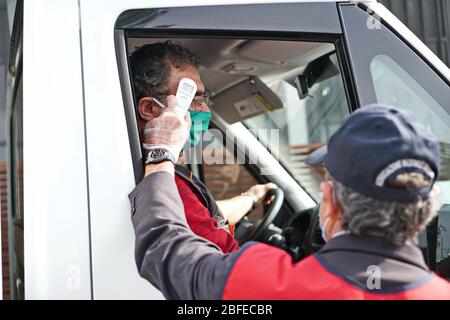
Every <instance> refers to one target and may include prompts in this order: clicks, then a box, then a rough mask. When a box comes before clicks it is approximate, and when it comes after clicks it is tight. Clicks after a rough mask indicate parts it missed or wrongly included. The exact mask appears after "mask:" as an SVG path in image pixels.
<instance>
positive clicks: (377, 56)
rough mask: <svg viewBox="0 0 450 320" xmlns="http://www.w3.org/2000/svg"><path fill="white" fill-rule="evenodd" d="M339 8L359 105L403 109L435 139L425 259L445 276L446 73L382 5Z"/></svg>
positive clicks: (449, 204)
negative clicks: (434, 200)
mask: <svg viewBox="0 0 450 320" xmlns="http://www.w3.org/2000/svg"><path fill="white" fill-rule="evenodd" d="M339 10H340V12H341V16H342V25H343V30H344V36H345V40H346V44H347V50H348V56H349V58H350V61H351V65H352V69H353V76H354V81H355V85H356V88H357V92H358V101H359V103H360V105H362V106H364V105H367V104H371V103H382V104H386V105H391V106H394V107H396V108H399V109H403V110H407V111H409V112H411V113H412V114H413V116H414V117H415V119H416V120H418V121H420V122H422V123H423V124H424V125H425V126H426V127H427V128H429V130H430V131H431V132H433V133H434V134H435V135H436V136H437V138H438V139H439V142H440V147H441V172H440V177H439V179H438V182H437V184H438V185H439V187H440V189H441V193H442V195H441V197H442V204H443V206H442V208H441V210H440V213H439V216H438V223H436V222H435V223H434V224H433V223H432V224H431V225H430V227H429V228H428V231H427V239H428V250H427V254H426V257H427V259H428V264H429V265H430V266H431V268H432V269H436V268H437V271H438V272H439V273H441V274H442V275H444V276H447V277H448V276H449V274H448V273H449V271H450V270H449V268H448V267H446V268H444V269H442V268H441V269H440V268H439V265H443V264H444V263H447V264H448V262H445V261H446V260H445V259H447V260H448V257H449V254H450V87H449V84H450V70H449V69H448V68H447V67H445V65H444V64H443V63H442V62H441V61H439V59H438V58H437V57H436V56H434V54H432V53H431V51H430V50H429V49H427V48H426V47H425V46H424V45H423V43H421V42H420V40H419V39H417V38H416V37H414V36H413V35H412V34H410V31H409V30H407V29H406V28H405V27H404V26H403V25H402V24H401V22H400V21H398V19H396V18H395V17H394V16H393V15H391V14H390V13H389V12H388V11H387V10H386V9H385V8H384V7H383V6H382V5H379V4H377V5H373V6H369V7H366V6H363V5H359V6H358V5H354V4H345V5H344V4H343V5H340V7H339ZM423 240H424V239H423ZM436 264H437V265H436Z"/></svg>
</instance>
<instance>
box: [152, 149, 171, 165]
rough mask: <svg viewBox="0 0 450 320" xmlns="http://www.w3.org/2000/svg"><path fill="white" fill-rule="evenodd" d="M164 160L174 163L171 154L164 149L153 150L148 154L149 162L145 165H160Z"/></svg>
mask: <svg viewBox="0 0 450 320" xmlns="http://www.w3.org/2000/svg"><path fill="white" fill-rule="evenodd" d="M164 160H170V161H172V162H174V160H173V157H172V156H171V153H170V152H169V151H168V150H166V149H163V148H157V149H153V150H151V151H150V152H149V153H148V156H147V161H146V162H145V163H147V164H148V163H159V162H162V161H164Z"/></svg>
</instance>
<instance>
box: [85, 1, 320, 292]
mask: <svg viewBox="0 0 450 320" xmlns="http://www.w3.org/2000/svg"><path fill="white" fill-rule="evenodd" d="M269 2H270V3H273V2H299V1H295V0H294V1H285V0H284V1H273V0H272V1H261V0H260V1H221V2H220V4H221V5H223V4H241V3H269ZM306 2H308V1H306ZM315 2H317V1H315ZM327 2H329V1H327ZM217 4H219V3H217ZM181 5H182V6H197V5H211V1H209V0H208V1H205V0H197V1H189V2H187V1H184V2H183V3H180V1H173V0H172V1H148V0H133V1H126V2H124V1H121V0H114V1H111V0H97V1H88V0H81V1H80V13H81V36H82V52H83V70H84V86H85V103H86V141H87V154H88V172H89V195H90V221H91V232H92V239H91V246H92V268H93V269H92V276H93V279H92V283H93V298H94V299H139V298H145V299H159V298H162V295H161V293H160V292H159V291H158V290H157V289H155V288H154V287H153V286H152V285H150V284H149V283H148V282H147V281H145V280H143V279H142V278H140V276H139V274H138V272H137V269H136V265H135V260H134V232H133V228H132V225H131V219H130V207H129V202H128V199H127V195H128V193H129V192H130V191H131V190H132V189H133V188H134V186H135V181H134V174H133V166H132V160H131V154H130V145H129V139H128V131H127V126H126V119H125V113H124V107H123V100H122V95H121V88H120V82H119V75H118V69H117V60H116V54H115V46H114V24H115V22H116V20H117V18H118V16H119V15H120V14H121V13H122V12H124V11H126V10H129V9H139V8H160V7H179V6H181Z"/></svg>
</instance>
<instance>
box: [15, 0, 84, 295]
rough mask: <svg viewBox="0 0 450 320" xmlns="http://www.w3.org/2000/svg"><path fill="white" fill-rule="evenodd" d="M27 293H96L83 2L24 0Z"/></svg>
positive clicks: (25, 245) (72, 0) (73, 0)
mask: <svg viewBox="0 0 450 320" xmlns="http://www.w3.org/2000/svg"><path fill="white" fill-rule="evenodd" d="M24 43H25V47H24V54H23V65H24V66H25V67H24V73H23V84H24V85H23V97H24V104H23V125H24V131H23V134H24V141H26V143H25V145H24V163H26V165H25V166H24V199H25V203H24V212H26V219H25V226H24V229H25V230H26V232H25V237H24V247H25V253H24V254H25V262H26V266H25V279H26V287H25V292H26V298H27V299H89V298H91V277H90V253H89V252H90V248H89V219H88V201H87V199H88V198H87V195H88V193H87V190H88V189H87V188H88V185H87V177H86V154H85V137H84V117H83V92H82V77H81V74H82V73H81V70H82V69H81V59H80V39H79V24H78V3H77V1H76V0H65V1H60V0H47V1H45V3H43V2H42V1H25V2H24Z"/></svg>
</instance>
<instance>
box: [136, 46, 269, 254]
mask: <svg viewBox="0 0 450 320" xmlns="http://www.w3.org/2000/svg"><path fill="white" fill-rule="evenodd" d="M198 64H199V59H198V57H197V56H196V55H195V54H194V53H192V52H191V51H189V49H187V48H185V47H183V46H181V45H179V44H176V43H172V42H170V41H166V42H159V43H154V44H148V45H144V46H143V47H141V48H139V49H137V50H136V51H135V52H134V53H133V54H132V56H131V70H132V74H133V82H134V88H135V93H136V98H137V107H138V114H139V129H140V130H139V131H140V134H141V137H142V136H143V132H144V129H145V124H146V123H147V122H148V121H149V120H150V119H152V118H154V117H155V116H156V115H158V114H159V110H160V107H159V106H158V104H157V103H155V102H154V99H155V98H156V99H158V101H160V102H162V103H165V102H166V101H165V100H166V98H167V96H168V95H171V94H173V95H174V94H175V93H176V91H177V88H178V83H179V81H180V80H181V79H182V78H185V77H187V78H191V79H192V80H194V81H195V82H196V84H197V88H198V91H197V94H196V97H195V98H194V100H193V102H192V104H191V107H190V109H189V114H190V117H191V121H192V123H194V122H195V124H196V126H193V125H192V126H191V131H190V136H189V144H188V146H189V147H194V146H195V145H196V144H198V143H199V142H200V139H201V134H202V133H203V132H205V131H206V130H207V129H208V126H209V121H210V119H211V112H210V110H209V108H208V105H207V99H206V97H205V86H204V85H203V82H202V81H201V79H200V75H199V73H198V70H197V66H198ZM144 149H145V146H144ZM181 159H182V157H180V161H179V162H181ZM175 183H176V186H177V189H178V192H179V193H180V196H181V199H182V201H183V206H184V211H185V213H186V219H187V222H188V224H189V227H190V228H191V229H192V231H194V233H196V234H197V235H199V236H201V237H204V238H206V239H208V240H210V241H211V242H213V243H214V244H216V245H217V246H219V248H220V249H221V250H222V251H223V252H225V253H226V252H232V251H235V250H238V249H239V245H238V243H237V241H236V239H235V238H234V237H233V231H234V226H235V225H236V224H237V223H238V222H239V221H240V220H241V218H242V217H244V216H245V215H246V214H247V213H249V212H250V211H251V210H252V209H254V208H255V207H256V206H258V205H260V204H261V203H262V202H263V200H264V198H265V196H266V193H267V192H268V190H269V189H270V188H276V185H275V184H273V183H268V184H258V185H254V186H252V187H251V188H250V189H249V190H248V191H246V192H244V193H242V194H241V195H239V196H236V197H233V198H231V199H227V200H222V201H215V200H214V198H213V197H212V195H211V193H210V192H209V191H208V189H207V188H206V186H205V185H204V184H203V183H202V182H201V181H200V180H199V179H197V178H196V177H195V176H193V175H192V173H191V172H190V171H189V170H187V169H186V168H184V167H183V166H181V165H177V166H176V169H175ZM265 203H266V204H268V203H270V199H269V200H267V201H265Z"/></svg>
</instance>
